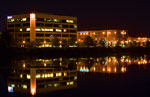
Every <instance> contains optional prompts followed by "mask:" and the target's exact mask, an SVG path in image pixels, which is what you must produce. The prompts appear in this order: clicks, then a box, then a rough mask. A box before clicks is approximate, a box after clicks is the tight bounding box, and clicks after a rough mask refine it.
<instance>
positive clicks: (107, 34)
mask: <svg viewBox="0 0 150 97" xmlns="http://www.w3.org/2000/svg"><path fill="white" fill-rule="evenodd" d="M86 36H90V37H91V38H92V39H93V40H94V41H95V43H96V44H97V46H98V43H99V41H100V40H102V39H103V40H105V41H106V46H107V47H108V46H111V47H114V46H116V45H117V44H118V45H123V46H124V44H125V43H127V37H128V34H127V31H126V30H91V31H78V33H77V39H78V42H83V40H84V39H85V37H86Z"/></svg>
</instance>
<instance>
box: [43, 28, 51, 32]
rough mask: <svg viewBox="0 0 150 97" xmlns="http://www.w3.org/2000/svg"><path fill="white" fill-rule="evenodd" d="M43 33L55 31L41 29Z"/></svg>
mask: <svg viewBox="0 0 150 97" xmlns="http://www.w3.org/2000/svg"><path fill="white" fill-rule="evenodd" d="M41 30H42V31H43V32H44V31H45V32H53V29H43V28H42V29H41Z"/></svg>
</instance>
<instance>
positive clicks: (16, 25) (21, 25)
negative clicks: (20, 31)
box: [15, 24, 23, 27]
mask: <svg viewBox="0 0 150 97" xmlns="http://www.w3.org/2000/svg"><path fill="white" fill-rule="evenodd" d="M15 27H23V24H15Z"/></svg>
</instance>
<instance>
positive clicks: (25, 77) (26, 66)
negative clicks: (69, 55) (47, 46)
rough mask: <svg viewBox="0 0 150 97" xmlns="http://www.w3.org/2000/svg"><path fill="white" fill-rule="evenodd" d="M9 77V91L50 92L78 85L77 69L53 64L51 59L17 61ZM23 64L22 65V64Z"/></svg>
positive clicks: (32, 93)
mask: <svg viewBox="0 0 150 97" xmlns="http://www.w3.org/2000/svg"><path fill="white" fill-rule="evenodd" d="M14 63H15V64H14V67H12V69H11V74H10V75H9V77H8V92H25V93H30V94H31V95H35V94H36V93H48V92H52V91H57V90H63V89H71V88H76V87H77V70H76V68H74V69H73V68H71V69H70V68H69V67H66V66H60V64H58V66H52V61H51V60H43V59H37V60H34V61H31V62H30V61H29V60H28V61H15V62H14ZM21 64H22V65H21Z"/></svg>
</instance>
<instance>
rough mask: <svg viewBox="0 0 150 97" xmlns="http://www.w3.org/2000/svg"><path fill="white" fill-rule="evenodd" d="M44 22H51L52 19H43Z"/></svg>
mask: <svg viewBox="0 0 150 97" xmlns="http://www.w3.org/2000/svg"><path fill="white" fill-rule="evenodd" d="M44 21H46V22H52V19H44Z"/></svg>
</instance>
